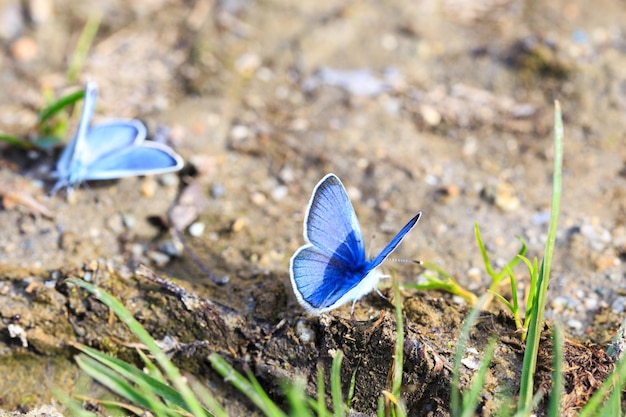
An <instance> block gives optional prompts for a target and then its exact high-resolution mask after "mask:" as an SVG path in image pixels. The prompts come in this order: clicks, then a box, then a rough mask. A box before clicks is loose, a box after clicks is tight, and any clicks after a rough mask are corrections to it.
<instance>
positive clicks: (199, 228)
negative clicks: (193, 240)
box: [187, 222, 206, 237]
mask: <svg viewBox="0 0 626 417" xmlns="http://www.w3.org/2000/svg"><path fill="white" fill-rule="evenodd" d="M205 228H206V226H205V225H204V223H202V222H195V223H192V224H191V226H189V229H187V230H188V231H189V234H190V235H191V236H193V237H200V236H202V234H203V233H204V229H205Z"/></svg>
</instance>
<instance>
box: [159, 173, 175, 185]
mask: <svg viewBox="0 0 626 417" xmlns="http://www.w3.org/2000/svg"><path fill="white" fill-rule="evenodd" d="M157 178H158V180H159V183H160V184H162V185H164V186H166V187H168V188H174V187H177V186H178V182H179V179H178V174H176V173H175V172H168V173H167V174H162V175H159V176H158V177H157Z"/></svg>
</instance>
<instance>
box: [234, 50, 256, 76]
mask: <svg viewBox="0 0 626 417" xmlns="http://www.w3.org/2000/svg"><path fill="white" fill-rule="evenodd" d="M260 66H261V58H260V57H259V56H258V55H257V54H253V53H247V54H243V55H241V56H240V57H239V58H237V60H236V61H235V70H236V71H237V72H238V73H239V74H240V75H243V76H244V77H251V76H252V75H254V73H255V72H256V70H257V69H259V67H260Z"/></svg>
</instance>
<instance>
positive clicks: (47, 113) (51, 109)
mask: <svg viewBox="0 0 626 417" xmlns="http://www.w3.org/2000/svg"><path fill="white" fill-rule="evenodd" d="M84 97H85V90H80V91H76V92H74V93H71V94H68V95H66V96H64V97H61V98H60V99H58V100H57V101H55V102H54V103H52V104H50V105H49V106H48V107H46V108H44V109H43V110H42V111H40V112H39V114H38V115H37V119H38V123H39V125H40V126H41V125H42V124H43V123H44V122H46V121H47V120H48V119H50V118H51V117H53V116H54V115H56V114H57V113H58V112H60V111H61V110H63V109H64V108H66V107H67V106H70V105H72V104H74V103H76V102H77V101H79V100H82V99H83V98H84Z"/></svg>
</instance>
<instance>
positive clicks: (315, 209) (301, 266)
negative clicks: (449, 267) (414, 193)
mask: <svg viewBox="0 0 626 417" xmlns="http://www.w3.org/2000/svg"><path fill="white" fill-rule="evenodd" d="M421 216H422V213H421V212H420V213H417V214H416V215H415V217H413V218H412V219H411V220H410V221H409V222H408V223H407V224H406V226H404V227H403V228H402V230H400V231H399V232H398V234H397V235H396V236H395V237H394V238H393V239H391V242H389V243H388V244H387V246H385V248H384V249H383V250H382V251H381V252H380V253H379V254H378V256H376V257H375V258H374V259H370V260H367V259H366V258H365V247H364V245H363V236H362V235H361V229H360V227H359V222H358V220H357V218H356V213H355V212H354V208H352V204H351V203H350V199H349V198H348V194H347V193H346V189H345V188H344V187H343V184H342V183H341V181H340V180H339V178H337V176H335V175H334V174H328V175H326V176H325V177H324V178H322V180H321V181H320V182H319V183H318V184H317V186H316V187H315V190H314V191H313V195H312V196H311V201H310V203H309V208H308V211H307V214H306V217H305V219H304V240H305V241H306V244H305V245H304V246H302V247H300V248H299V249H298V250H297V251H296V252H295V253H294V254H293V256H292V257H291V262H290V265H289V272H290V275H291V285H292V286H293V291H294V293H295V294H296V298H297V299H298V301H299V302H300V304H301V305H302V306H303V307H304V308H305V309H306V310H307V311H308V312H310V313H312V314H319V313H323V312H325V311H330V310H333V309H335V308H337V307H339V306H341V305H342V304H345V303H347V302H349V301H352V302H353V303H352V308H354V303H356V301H357V300H358V299H360V298H361V297H363V296H364V295H366V294H368V293H369V292H371V291H372V290H373V289H374V288H376V285H377V284H378V281H379V280H380V278H381V277H382V276H383V274H382V272H381V271H379V270H378V269H377V267H378V266H379V265H380V264H381V263H383V261H384V260H385V259H386V258H387V257H388V256H389V255H390V254H391V252H393V251H394V249H395V248H396V247H397V246H398V245H399V244H400V242H401V241H402V239H403V238H404V236H405V235H406V234H407V233H408V232H409V231H410V230H411V229H413V227H414V226H415V225H416V224H417V221H418V220H419V219H420V217H421Z"/></svg>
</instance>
